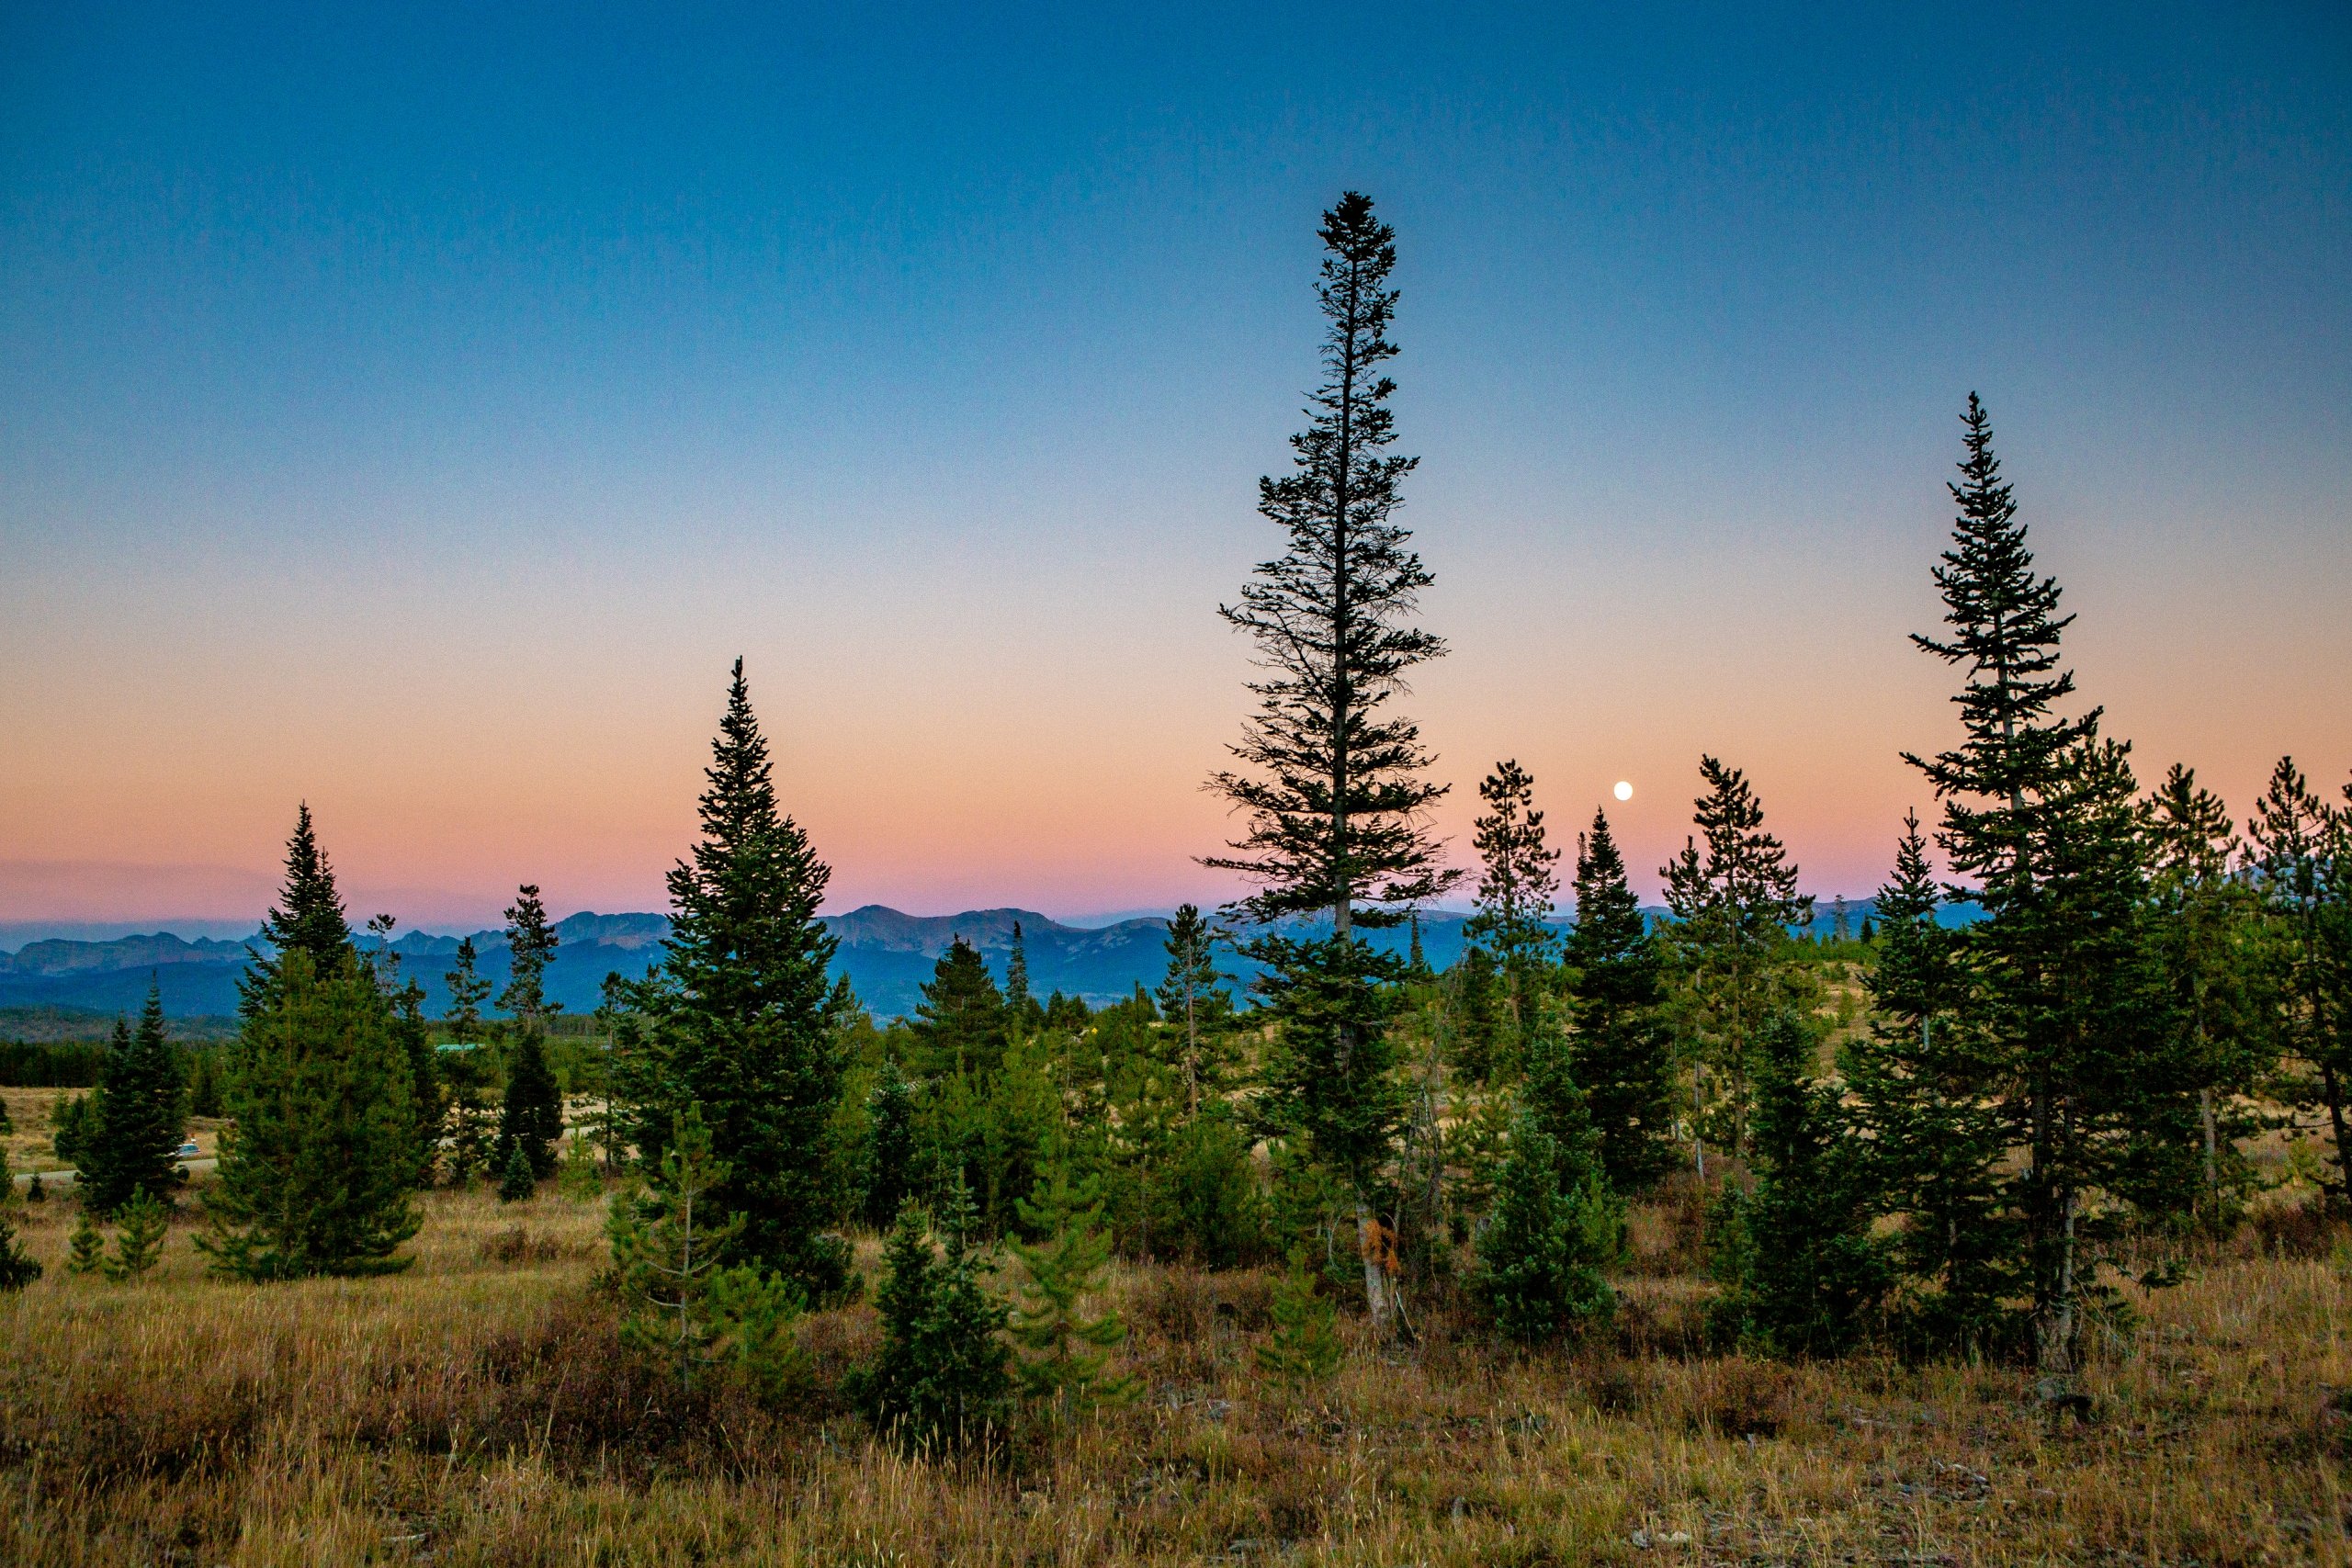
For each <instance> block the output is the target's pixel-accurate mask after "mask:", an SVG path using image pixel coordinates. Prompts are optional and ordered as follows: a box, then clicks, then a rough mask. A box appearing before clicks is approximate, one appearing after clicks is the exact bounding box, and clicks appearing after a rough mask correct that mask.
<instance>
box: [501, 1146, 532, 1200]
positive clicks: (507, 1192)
mask: <svg viewBox="0 0 2352 1568" xmlns="http://www.w3.org/2000/svg"><path fill="white" fill-rule="evenodd" d="M504 1147H505V1150H506V1158H505V1159H504V1160H503V1162H502V1163H501V1164H500V1166H499V1168H498V1201H500V1202H502V1203H521V1202H526V1201H529V1200H530V1199H532V1198H536V1197H537V1196H538V1191H539V1179H538V1177H537V1174H536V1173H535V1172H534V1171H533V1170H532V1169H531V1156H530V1155H529V1154H528V1153H527V1152H526V1150H525V1149H524V1146H523V1145H522V1144H521V1143H520V1142H519V1141H518V1142H514V1143H508V1144H506V1145H504Z"/></svg>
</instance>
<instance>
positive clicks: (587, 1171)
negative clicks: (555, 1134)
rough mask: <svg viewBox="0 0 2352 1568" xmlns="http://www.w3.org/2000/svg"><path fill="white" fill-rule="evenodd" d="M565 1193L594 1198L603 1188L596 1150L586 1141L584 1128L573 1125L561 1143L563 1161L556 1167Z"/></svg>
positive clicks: (601, 1193) (574, 1196) (572, 1195)
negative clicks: (569, 1133)
mask: <svg viewBox="0 0 2352 1568" xmlns="http://www.w3.org/2000/svg"><path fill="white" fill-rule="evenodd" d="M558 1174H559V1175H560V1177H561V1178H562V1180H563V1190H564V1192H565V1194H566V1195H567V1196H569V1197H572V1198H582V1199H587V1198H596V1197H600V1196H602V1195H603V1193H604V1190H605V1176H604V1172H603V1171H602V1170H600V1169H599V1168H597V1163H596V1151H595V1149H594V1147H593V1146H592V1145H590V1144H589V1142H588V1134H587V1131H586V1129H584V1128H579V1127H575V1128H573V1129H572V1132H571V1137H569V1138H566V1139H565V1140H564V1144H563V1162H562V1164H561V1165H560V1167H559V1168H558Z"/></svg>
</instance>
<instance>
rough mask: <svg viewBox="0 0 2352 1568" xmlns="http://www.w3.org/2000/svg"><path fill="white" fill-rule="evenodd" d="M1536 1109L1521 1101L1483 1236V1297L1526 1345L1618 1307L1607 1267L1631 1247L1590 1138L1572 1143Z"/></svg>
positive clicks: (1570, 1332) (1501, 1325)
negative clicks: (1549, 1128)
mask: <svg viewBox="0 0 2352 1568" xmlns="http://www.w3.org/2000/svg"><path fill="white" fill-rule="evenodd" d="M1622 1247H1623V1218H1622V1215H1621V1213H1620V1211H1619V1209H1618V1206H1617V1202H1616V1198H1615V1195H1614V1194H1612V1193H1611V1191H1610V1190H1609V1187H1608V1182H1607V1179H1606V1178H1605V1177H1604V1176H1603V1175H1602V1174H1601V1170H1600V1162H1599V1161H1598V1159H1596V1158H1594V1157H1593V1156H1592V1152H1591V1150H1590V1147H1589V1145H1587V1147H1586V1148H1585V1149H1584V1150H1583V1151H1581V1152H1577V1151H1574V1150H1566V1149H1563V1147H1562V1146H1561V1144H1560V1142H1559V1140H1558V1139H1556V1138H1555V1137H1553V1136H1552V1134H1549V1133H1548V1132H1546V1131H1544V1117H1543V1116H1542V1115H1541V1114H1540V1113H1539V1112H1538V1111H1537V1110H1536V1109H1535V1108H1534V1107H1532V1106H1528V1107H1525V1108H1522V1109H1521V1111H1520V1113H1519V1118H1518V1121H1517V1122H1515V1123H1514V1124H1513V1126H1512V1128H1511V1134H1510V1152H1509V1153H1508V1154H1507V1155H1506V1156H1504V1158H1503V1163H1502V1168H1501V1170H1500V1171H1499V1172H1498V1175H1497V1177H1496V1181H1495V1207H1494V1213H1493V1214H1492V1215H1491V1216H1490V1217H1489V1219H1488V1222H1487V1227H1486V1229H1485V1230H1484V1231H1483V1232H1481V1233H1480V1235H1479V1237H1478V1264H1479V1269H1478V1276H1477V1280H1476V1286H1477V1292H1478V1296H1479V1299H1480V1300H1482V1301H1483V1302H1484V1303H1486V1307H1487V1311H1488V1312H1489V1313H1491V1314H1493V1316H1494V1320H1495V1326H1496V1328H1497V1329H1498V1330H1499V1331H1500V1332H1501V1333H1502V1334H1503V1335H1504V1337H1507V1338H1510V1339H1513V1340H1516V1341H1518V1342H1519V1343H1521V1344H1522V1345H1536V1344H1542V1343H1544V1342H1545V1341H1547V1340H1551V1339H1555V1338H1559V1337H1564V1336H1574V1335H1577V1334H1579V1333H1581V1332H1582V1331H1583V1330H1584V1329H1585V1328H1586V1327H1587V1326H1589V1325H1591V1324H1593V1323H1596V1322H1605V1321H1606V1320H1607V1319H1608V1317H1609V1315H1610V1314H1611V1312H1613V1311H1614V1310H1615V1307H1616V1301H1617V1297H1616V1292H1614V1291H1612V1290H1611V1289H1610V1286H1609V1281H1608V1279H1607V1278H1606V1277H1605V1276H1604V1275H1603V1273H1602V1269H1603V1268H1604V1267H1605V1266H1606V1265H1607V1264H1609V1263H1611V1262H1613V1261H1614V1260H1615V1258H1616V1257H1617V1255H1618V1253H1619V1252H1620V1250H1622Z"/></svg>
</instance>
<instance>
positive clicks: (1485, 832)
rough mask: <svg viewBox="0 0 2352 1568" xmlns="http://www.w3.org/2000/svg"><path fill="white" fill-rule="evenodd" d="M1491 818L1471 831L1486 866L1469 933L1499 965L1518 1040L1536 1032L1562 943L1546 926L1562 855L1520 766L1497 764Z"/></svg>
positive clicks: (1486, 790)
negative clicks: (1549, 968) (1543, 990)
mask: <svg viewBox="0 0 2352 1568" xmlns="http://www.w3.org/2000/svg"><path fill="white" fill-rule="evenodd" d="M1478 798H1479V799H1480V800H1482V801H1484V802H1486V805H1487V810H1486V812H1485V813H1484V814H1483V815H1481V816H1480V817H1478V818H1476V821H1475V822H1473V824H1472V829H1473V838H1472V842H1473V844H1474V845H1475V846H1476V849H1477V851H1478V858H1479V861H1480V863H1481V865H1482V867H1483V869H1482V871H1481V872H1480V874H1479V877H1478V897H1477V913H1476V914H1475V915H1473V916H1472V917H1471V919H1470V922H1469V924H1468V925H1466V926H1464V928H1463V934H1464V936H1466V937H1468V938H1469V939H1470V940H1471V941H1472V942H1479V943H1481V944H1483V945H1485V946H1487V948H1489V949H1490V950H1491V951H1492V952H1493V953H1494V955H1495V957H1496V958H1497V959H1498V961H1499V963H1500V964H1501V967H1502V975H1503V990H1504V996H1505V998H1507V1003H1508V1006H1509V1008H1510V1017H1511V1024H1512V1033H1513V1035H1514V1036H1515V1037H1516V1038H1518V1039H1521V1040H1523V1039H1525V1038H1526V1036H1527V1033H1528V1032H1529V1031H1530V1030H1531V1029H1532V1028H1533V1027H1534V1023H1535V1010H1536V995H1535V992H1536V987H1537V984H1538V981H1537V976H1539V974H1540V973H1541V972H1542V970H1543V969H1544V966H1546V965H1547V964H1549V963H1550V961H1551V958H1552V953H1553V949H1554V947H1555V942H1554V941H1553V937H1552V932H1551V929H1550V927H1549V926H1547V925H1546V924H1545V922H1546V921H1547V920H1549V919H1551V918H1552V906H1553V903H1554V902H1555V899H1556V898H1557V897H1558V896H1559V892H1560V875H1559V862H1560V852H1559V851H1557V850H1555V849H1553V848H1551V847H1550V846H1549V845H1548V844H1547V843H1546V842H1545V841H1544V813H1543V812H1541V811H1539V810H1537V809H1536V808H1535V804H1534V801H1535V780H1534V779H1533V778H1532V776H1531V775H1530V774H1529V773H1528V772H1527V770H1525V769H1524V768H1522V767H1521V766H1520V765H1519V763H1518V762H1516V761H1501V762H1498V763H1496V764H1495V771H1494V772H1493V773H1488V774H1487V776H1486V778H1484V779H1483V780H1481V781H1480V782H1479V784H1478Z"/></svg>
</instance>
